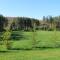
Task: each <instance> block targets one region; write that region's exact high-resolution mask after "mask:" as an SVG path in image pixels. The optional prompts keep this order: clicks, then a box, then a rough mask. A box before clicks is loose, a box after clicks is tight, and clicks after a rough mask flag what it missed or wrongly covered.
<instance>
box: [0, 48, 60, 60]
mask: <svg viewBox="0 0 60 60" xmlns="http://www.w3.org/2000/svg"><path fill="white" fill-rule="evenodd" d="M0 60H60V48H56V49H45V50H19V51H10V52H5V53H0Z"/></svg>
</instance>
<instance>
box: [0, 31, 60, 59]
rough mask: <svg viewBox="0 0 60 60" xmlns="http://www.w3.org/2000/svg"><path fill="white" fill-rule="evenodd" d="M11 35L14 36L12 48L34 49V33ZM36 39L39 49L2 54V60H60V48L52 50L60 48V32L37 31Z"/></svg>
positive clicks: (13, 33) (17, 32) (14, 32)
mask: <svg viewBox="0 0 60 60" xmlns="http://www.w3.org/2000/svg"><path fill="white" fill-rule="evenodd" d="M11 34H12V36H14V37H13V38H12V37H11V41H12V48H20V49H32V41H33V40H32V39H33V38H32V37H33V35H32V32H20V31H13V32H11ZM16 36H17V37H16ZM18 36H20V37H18ZM35 39H36V47H39V49H33V50H9V51H7V52H0V60H60V48H51V47H60V32H59V31H57V32H53V31H37V32H36V33H35ZM40 47H43V48H40ZM45 47H50V48H45ZM1 48H2V46H0V50H1ZM3 49H5V46H3V48H2V50H3Z"/></svg>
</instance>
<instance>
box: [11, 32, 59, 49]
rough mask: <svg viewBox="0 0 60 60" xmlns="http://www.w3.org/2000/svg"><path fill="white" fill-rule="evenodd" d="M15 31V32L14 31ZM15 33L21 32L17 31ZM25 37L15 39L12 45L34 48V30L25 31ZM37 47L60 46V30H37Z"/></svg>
mask: <svg viewBox="0 0 60 60" xmlns="http://www.w3.org/2000/svg"><path fill="white" fill-rule="evenodd" d="M12 33H14V32H12ZM15 33H18V34H20V32H19V31H18V32H17V31H16V32H15ZM22 34H23V37H24V38H20V40H19V41H17V40H15V41H14V42H13V44H12V47H16V48H17V47H18V48H32V43H33V38H32V37H33V35H32V32H23V33H22ZM35 34H36V35H35V39H36V47H60V32H59V31H57V32H56V33H55V32H54V31H37V32H36V33H35Z"/></svg>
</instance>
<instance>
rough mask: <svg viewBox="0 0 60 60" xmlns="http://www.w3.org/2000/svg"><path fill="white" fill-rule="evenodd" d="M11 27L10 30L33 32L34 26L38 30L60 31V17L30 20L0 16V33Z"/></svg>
mask: <svg viewBox="0 0 60 60" xmlns="http://www.w3.org/2000/svg"><path fill="white" fill-rule="evenodd" d="M12 20H13V22H12V23H11V25H10V30H12V31H16V30H23V31H33V28H34V25H35V29H36V30H47V31H51V30H55V29H56V30H60V16H56V17H52V16H47V17H45V16H43V19H42V20H39V19H34V18H28V17H4V16H3V15H0V32H2V31H5V30H6V27H7V26H8V25H9V24H10V22H11V21H12Z"/></svg>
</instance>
